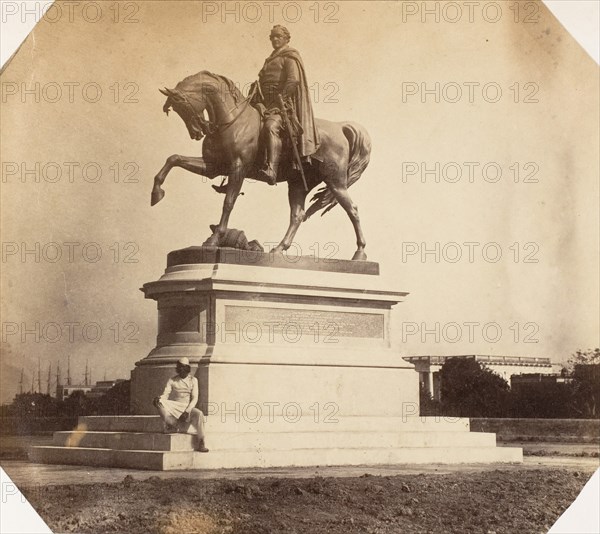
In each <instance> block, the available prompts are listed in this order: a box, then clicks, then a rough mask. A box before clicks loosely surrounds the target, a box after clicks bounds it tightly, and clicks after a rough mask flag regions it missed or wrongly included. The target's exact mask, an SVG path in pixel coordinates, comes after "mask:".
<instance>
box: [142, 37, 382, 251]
mask: <svg viewBox="0 0 600 534" xmlns="http://www.w3.org/2000/svg"><path fill="white" fill-rule="evenodd" d="M289 37H290V36H289V32H288V31H287V30H286V29H285V28H284V27H282V26H275V27H274V28H273V31H272V32H271V42H272V43H273V48H274V51H273V53H272V54H271V56H269V58H267V60H266V61H265V65H264V67H263V69H262V70H261V71H260V74H259V81H258V84H257V86H255V89H254V90H253V91H251V93H250V96H248V97H247V98H244V96H243V95H242V93H241V92H240V91H239V89H238V88H237V87H236V85H235V84H234V83H233V82H232V81H231V80H230V79H229V78H226V77H225V76H221V75H219V74H214V73H212V72H208V71H201V72H199V73H197V74H194V75H192V76H188V77H187V78H185V79H184V80H182V81H181V82H179V83H178V84H177V86H176V87H175V88H174V89H164V90H162V89H161V93H163V94H164V95H165V96H166V97H167V100H166V102H165V104H164V106H163V110H164V111H165V112H166V113H167V114H168V113H169V111H170V110H171V109H172V110H174V111H175V112H176V113H177V114H178V115H179V116H180V117H181V119H182V120H183V122H184V124H185V126H186V128H187V130H188V133H189V136H190V137H191V138H192V139H194V140H196V141H200V140H201V139H204V140H203V143H202V157H197V156H181V155H179V154H173V155H172V156H170V157H169V158H167V161H166V162H165V164H164V165H163V167H162V168H161V170H160V171H159V172H158V174H157V175H156V176H155V178H154V187H153V188H152V197H151V203H152V205H154V204H157V203H158V202H160V201H161V200H162V199H163V197H164V196H165V191H164V189H163V188H162V185H163V184H164V182H165V180H166V178H167V175H168V174H169V172H170V171H171V169H173V167H180V168H183V169H185V170H187V171H190V172H193V173H195V174H199V175H201V176H206V177H207V178H210V179H213V178H216V177H217V176H225V177H226V185H222V186H218V187H215V186H213V187H215V189H216V190H217V191H218V192H220V193H225V200H224V202H223V209H222V212H221V219H220V220H219V223H218V224H215V225H211V230H212V235H211V236H210V237H209V238H208V239H207V240H206V241H205V242H204V245H205V246H216V247H218V246H227V242H228V241H227V235H228V224H229V216H230V215H231V212H232V210H233V207H234V206H235V202H236V199H237V198H238V196H239V194H240V192H241V189H242V185H243V183H244V180H245V179H246V178H253V179H255V180H258V181H262V182H267V183H271V184H272V183H274V182H275V181H280V182H287V183H288V200H289V204H290V222H289V226H288V230H287V232H286V234H285V236H284V237H283V239H282V240H281V242H280V243H279V245H278V246H277V247H275V249H274V252H276V253H277V252H282V251H284V250H287V249H288V248H289V247H290V246H291V244H292V241H293V239H294V236H295V235H296V232H297V231H298V228H299V227H300V225H301V224H302V223H303V222H304V221H305V220H307V219H308V218H309V217H310V216H311V215H313V214H315V213H317V212H319V211H322V213H323V214H324V213H327V212H328V211H329V210H330V209H332V208H333V207H335V206H336V205H338V204H339V205H340V206H342V208H343V209H344V210H345V211H346V213H347V214H348V217H349V218H350V221H351V222H352V226H353V227H354V232H355V234H356V244H357V249H356V252H355V253H354V256H353V258H352V259H354V260H366V258H367V256H366V254H365V252H364V249H365V245H366V242H365V238H364V236H363V233H362V228H361V225H360V219H359V216H358V208H357V207H356V204H354V202H353V201H352V199H351V197H350V195H349V193H348V188H349V187H350V186H351V185H352V184H353V183H355V182H356V181H357V180H358V179H359V178H360V177H361V175H362V173H363V172H364V170H365V169H366V167H367V165H368V164H369V159H370V155H371V140H370V138H369V134H368V133H367V131H366V130H365V129H364V128H363V127H362V126H361V125H360V124H356V123H354V122H346V121H344V122H331V121H327V120H323V119H318V118H314V117H313V114H312V107H311V104H310V100H309V92H308V85H307V82H306V74H305V72H304V66H303V65H302V60H301V59H300V55H299V54H298V52H297V51H296V50H294V49H292V48H290V47H289V46H288V42H289ZM257 94H258V96H257ZM251 102H252V103H254V106H253V105H250V104H251ZM255 106H256V107H255ZM284 126H285V131H287V132H288V135H289V136H290V137H291V138H292V141H291V142H290V143H289V144H290V145H291V150H290V153H291V156H290V157H289V161H290V163H289V164H288V163H287V158H285V157H284V151H282V132H283V131H284ZM284 138H285V137H284ZM265 145H266V158H265V152H264V146H265ZM292 156H293V157H292ZM284 161H286V163H285V164H284ZM263 163H266V166H263ZM257 169H260V170H258V171H257ZM299 176H300V177H301V180H300V179H299ZM224 182H225V180H224ZM319 184H324V187H321V188H320V189H319V190H318V191H317V192H316V193H315V194H314V195H313V197H312V198H311V200H310V205H309V206H308V207H305V202H306V196H307V195H308V192H309V191H310V190H312V189H314V188H315V187H316V186H318V185H319Z"/></svg>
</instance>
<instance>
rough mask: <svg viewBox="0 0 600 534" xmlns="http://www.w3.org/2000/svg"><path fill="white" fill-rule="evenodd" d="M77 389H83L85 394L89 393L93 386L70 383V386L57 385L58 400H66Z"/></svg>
mask: <svg viewBox="0 0 600 534" xmlns="http://www.w3.org/2000/svg"><path fill="white" fill-rule="evenodd" d="M76 391H81V392H82V393H83V394H84V395H87V394H88V393H89V392H90V391H92V386H86V385H81V384H79V385H70V386H61V385H58V386H56V398H57V399H58V400H65V399H67V398H68V397H70V396H71V394H72V393H75V392H76Z"/></svg>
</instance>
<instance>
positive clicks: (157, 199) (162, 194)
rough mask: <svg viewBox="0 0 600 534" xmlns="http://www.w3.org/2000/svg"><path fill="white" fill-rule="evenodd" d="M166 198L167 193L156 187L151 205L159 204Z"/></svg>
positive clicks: (153, 190) (151, 198)
mask: <svg viewBox="0 0 600 534" xmlns="http://www.w3.org/2000/svg"><path fill="white" fill-rule="evenodd" d="M164 197H165V191H164V189H163V188H162V187H160V186H159V185H157V186H154V188H153V189H152V196H151V197H150V205H151V206H154V205H155V204H158V203H159V202H160V201H161V200H162V199H163V198H164Z"/></svg>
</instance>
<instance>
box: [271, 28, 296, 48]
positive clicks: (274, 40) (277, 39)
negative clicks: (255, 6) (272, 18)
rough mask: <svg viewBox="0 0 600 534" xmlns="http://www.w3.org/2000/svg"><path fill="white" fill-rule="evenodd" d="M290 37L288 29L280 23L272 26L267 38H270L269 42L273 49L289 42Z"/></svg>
mask: <svg viewBox="0 0 600 534" xmlns="http://www.w3.org/2000/svg"><path fill="white" fill-rule="evenodd" d="M290 38H291V35H290V31H289V30H288V29H287V28H286V27H285V26H281V24H277V25H276V26H273V29H272V30H271V35H270V36H269V39H271V44H272V45H273V48H274V49H275V50H278V49H279V48H281V47H282V46H285V45H286V44H288V43H289V42H290Z"/></svg>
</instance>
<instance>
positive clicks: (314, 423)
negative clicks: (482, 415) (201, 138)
mask: <svg viewBox="0 0 600 534" xmlns="http://www.w3.org/2000/svg"><path fill="white" fill-rule="evenodd" d="M142 290H143V292H144V294H145V296H146V298H151V299H154V300H156V301H157V303H158V337H157V344H156V347H155V348H154V349H153V350H152V351H151V352H150V354H149V355H148V356H147V357H146V358H144V359H143V360H140V361H139V362H137V363H136V367H135V369H134V370H133V371H132V373H131V379H132V381H131V403H132V404H131V406H132V412H133V413H134V414H137V415H132V416H120V417H119V416H99V417H80V418H79V424H78V426H77V428H76V429H75V430H73V431H70V432H56V433H55V434H54V444H53V445H52V446H45V447H33V448H32V450H31V452H30V457H31V458H32V460H34V461H38V462H45V463H58V464H77V465H100V466H110V467H128V468H138V469H156V470H170V469H206V468H224V467H229V468H233V467H276V466H314V465H322V466H323V465H361V464H365V465H369V464H372V465H375V464H400V463H406V464H418V463H491V462H521V461H522V450H521V449H518V448H497V447H496V440H495V436H494V434H489V433H479V432H473V433H472V432H469V420H468V419H455V418H454V419H446V418H441V419H438V418H433V417H418V413H419V398H418V382H419V380H418V374H417V373H416V371H415V370H414V367H413V365H412V364H410V363H408V362H406V361H404V360H403V359H402V357H401V356H400V354H398V353H394V352H393V351H392V350H391V332H392V330H393V326H392V325H391V324H390V310H391V308H392V306H394V305H395V304H397V303H399V302H400V301H402V299H403V297H405V296H406V293H404V292H401V291H392V290H390V289H389V288H388V287H385V286H384V285H382V283H381V281H380V278H379V267H378V265H377V264H376V263H372V262H361V261H354V262H350V261H331V262H325V261H320V262H315V260H314V259H312V258H306V257H302V258H297V259H296V258H287V259H286V258H284V257H274V256H270V255H268V254H263V253H254V252H242V251H238V250H231V249H209V248H205V247H192V248H188V249H184V250H179V251H175V252H171V253H170V254H169V257H168V262H167V269H166V271H165V273H164V275H163V276H161V278H160V279H159V280H157V281H155V282H150V283H148V284H145V285H144V287H143V289H142ZM182 356H186V357H188V358H189V360H190V363H191V364H192V366H193V372H195V374H196V376H197V378H198V381H199V385H200V401H199V407H200V408H201V409H202V411H203V412H204V414H205V415H206V416H207V421H206V437H207V439H206V442H207V445H208V447H209V448H210V452H209V453H208V454H202V453H199V452H194V448H195V446H196V445H197V443H196V442H195V440H196V437H195V436H190V435H183V434H173V435H165V434H162V423H161V421H160V418H159V417H158V416H157V415H155V410H154V408H153V406H152V399H153V398H154V397H155V396H157V395H159V394H160V393H161V392H162V389H163V387H164V385H165V383H166V381H167V379H168V378H169V377H171V376H172V375H173V374H174V371H175V362H176V361H177V360H178V359H179V358H181V357H182Z"/></svg>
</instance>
